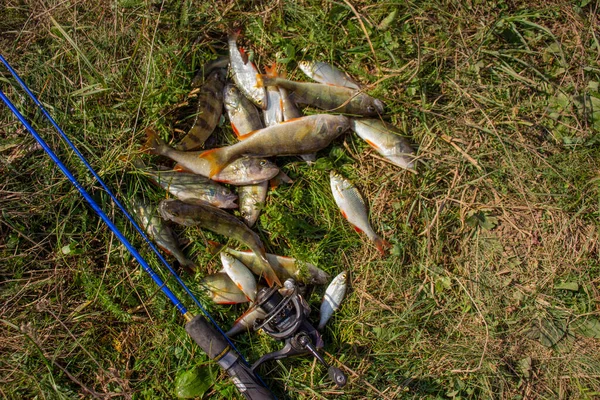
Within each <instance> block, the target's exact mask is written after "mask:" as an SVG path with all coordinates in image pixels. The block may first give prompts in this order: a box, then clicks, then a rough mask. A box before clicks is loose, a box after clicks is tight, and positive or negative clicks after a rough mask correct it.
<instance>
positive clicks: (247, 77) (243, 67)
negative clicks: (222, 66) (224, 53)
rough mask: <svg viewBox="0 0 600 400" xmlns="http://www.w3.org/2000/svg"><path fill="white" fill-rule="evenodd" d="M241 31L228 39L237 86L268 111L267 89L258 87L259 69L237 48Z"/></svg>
mask: <svg viewBox="0 0 600 400" xmlns="http://www.w3.org/2000/svg"><path fill="white" fill-rule="evenodd" d="M238 36H239V31H237V32H233V33H231V34H230V35H229V37H228V39H227V44H228V46H229V63H230V65H231V72H232V75H233V80H234V82H235V84H236V85H237V86H238V88H240V90H241V91H242V93H244V95H245V96H246V97H248V98H249V99H250V100H252V102H253V103H254V104H256V105H257V106H259V107H260V108H262V109H263V110H266V109H267V92H266V90H265V88H262V87H259V86H258V85H257V79H256V75H257V74H258V69H257V68H256V66H255V65H254V63H253V62H251V61H248V57H247V55H246V53H245V51H244V50H243V49H239V48H238V46H237V38H238Z"/></svg>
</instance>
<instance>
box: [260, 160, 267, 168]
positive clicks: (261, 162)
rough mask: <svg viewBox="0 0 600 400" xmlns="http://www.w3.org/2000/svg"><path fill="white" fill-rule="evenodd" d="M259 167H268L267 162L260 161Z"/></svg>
mask: <svg viewBox="0 0 600 400" xmlns="http://www.w3.org/2000/svg"><path fill="white" fill-rule="evenodd" d="M259 165H260V166H261V167H264V166H266V165H267V160H261V161H260V163H259Z"/></svg>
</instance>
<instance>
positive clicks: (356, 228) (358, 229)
mask: <svg viewBox="0 0 600 400" xmlns="http://www.w3.org/2000/svg"><path fill="white" fill-rule="evenodd" d="M353 228H354V230H355V231H356V232H358V233H362V230H361V229H360V228H359V227H358V226H353Z"/></svg>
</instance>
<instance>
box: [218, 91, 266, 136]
mask: <svg viewBox="0 0 600 400" xmlns="http://www.w3.org/2000/svg"><path fill="white" fill-rule="evenodd" d="M223 96H224V100H223V102H224V104H225V110H226V111H227V116H228V117H229V122H231V128H232V129H233V132H234V133H235V135H236V136H237V137H238V138H239V137H240V136H242V135H245V134H247V133H249V132H252V131H255V130H257V129H260V128H262V127H263V124H262V121H261V120H260V114H259V112H258V110H257V109H256V106H255V105H254V104H252V102H251V101H250V100H248V99H247V98H246V96H244V95H243V94H242V93H240V91H239V89H238V88H237V87H236V86H235V85H233V84H231V83H228V84H227V85H225V91H224V95H223Z"/></svg>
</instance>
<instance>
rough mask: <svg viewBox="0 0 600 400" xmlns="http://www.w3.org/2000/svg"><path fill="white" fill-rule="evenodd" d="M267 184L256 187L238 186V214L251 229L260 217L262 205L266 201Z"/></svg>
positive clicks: (263, 183)
mask: <svg viewBox="0 0 600 400" xmlns="http://www.w3.org/2000/svg"><path fill="white" fill-rule="evenodd" d="M268 191H269V182H261V183H257V184H256V185H247V186H238V196H239V198H240V214H241V216H242V219H243V220H244V222H245V223H246V225H248V226H250V227H252V226H253V225H254V224H255V223H256V220H257V219H258V217H259V215H260V211H261V209H262V205H264V203H265V200H266V199H267V192H268Z"/></svg>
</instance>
